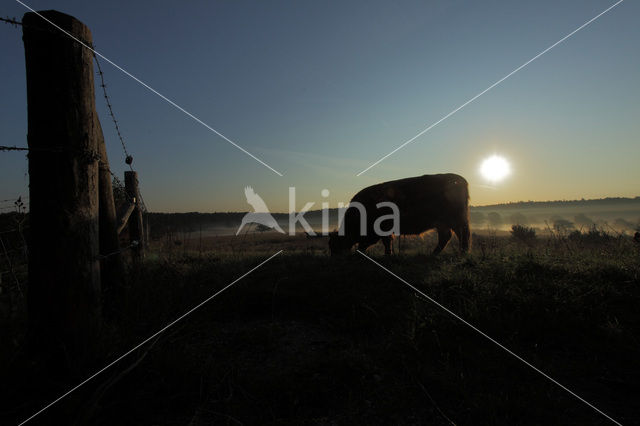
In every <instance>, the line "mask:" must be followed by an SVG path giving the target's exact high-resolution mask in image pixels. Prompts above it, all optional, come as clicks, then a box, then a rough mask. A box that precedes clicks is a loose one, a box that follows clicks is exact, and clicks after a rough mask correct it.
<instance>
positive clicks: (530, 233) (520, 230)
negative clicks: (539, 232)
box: [511, 225, 536, 243]
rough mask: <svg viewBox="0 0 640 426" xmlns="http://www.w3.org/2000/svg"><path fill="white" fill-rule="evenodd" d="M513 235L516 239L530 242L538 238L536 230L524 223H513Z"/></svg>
mask: <svg viewBox="0 0 640 426" xmlns="http://www.w3.org/2000/svg"><path fill="white" fill-rule="evenodd" d="M511 237H512V238H513V239H514V240H518V241H522V242H524V243H530V242H532V241H533V240H535V239H536V230H535V229H534V228H530V227H528V226H524V225H512V226H511Z"/></svg>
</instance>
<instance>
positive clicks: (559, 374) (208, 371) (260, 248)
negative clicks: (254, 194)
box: [0, 227, 640, 425]
mask: <svg viewBox="0 0 640 426" xmlns="http://www.w3.org/2000/svg"><path fill="white" fill-rule="evenodd" d="M516 229H517V231H516ZM520 229H521V228H515V227H514V228H513V229H512V235H513V237H509V236H500V235H496V234H495V233H488V234H484V235H474V246H473V250H472V253H471V254H470V255H467V256H461V255H459V254H457V253H456V250H455V249H456V246H457V244H456V243H457V241H455V240H454V241H452V244H451V245H450V246H449V247H448V249H447V250H446V251H445V252H444V253H443V254H442V255H441V256H439V257H437V258H432V257H430V256H429V254H428V253H429V252H430V250H431V249H432V248H433V244H434V241H432V236H431V235H426V236H424V237H412V238H405V237H403V238H402V239H401V240H400V241H399V251H397V253H396V254H395V255H394V256H391V257H384V256H382V254H381V253H382V247H381V246H376V247H373V248H372V250H371V251H370V252H371V253H370V254H371V256H373V257H374V258H375V259H376V260H377V261H379V262H381V263H383V264H384V265H385V266H386V267H388V268H389V269H390V270H392V271H393V272H394V273H396V274H398V275H399V276H400V277H402V278H404V279H406V280H407V281H408V282H410V283H412V284H413V285H415V286H416V287H417V288H419V289H420V290H421V291H423V292H424V293H425V294H427V295H429V296H430V297H433V298H434V299H436V300H437V301H439V302H440V303H442V304H443V305H445V306H446V307H448V308H449V309H451V310H452V311H454V312H456V313H458V314H459V315H460V316H462V317H463V318H465V319H466V320H468V321H469V322H471V323H472V324H474V325H475V326H477V327H479V328H480V329H481V330H483V331H485V332H486V333H488V334H489V335H490V336H492V337H494V338H496V339H497V340H498V341H500V342H501V343H503V344H504V345H505V346H507V347H508V348H510V349H512V350H513V351H515V352H516V353H518V354H520V355H521V356H523V357H524V358H525V359H527V360H528V361H530V362H531V363H533V364H534V365H536V366H537V367H539V368H541V369H542V370H544V371H545V372H546V373H548V374H550V375H551V376H552V377H554V378H555V379H557V380H559V381H560V382H561V383H562V384H564V385H566V386H567V387H569V388H571V389H572V390H574V391H575V392H577V393H578V394H579V395H581V396H582V397H584V398H585V399H587V400H588V401H590V402H592V403H593V404H594V405H596V406H597V407H599V408H601V409H602V410H604V411H605V412H607V413H608V414H609V415H611V416H612V417H614V418H616V420H618V421H620V422H622V423H623V424H633V423H638V422H640V407H638V405H637V400H638V398H639V397H640V393H639V392H640V363H639V362H638V359H640V344H639V342H638V336H640V313H639V310H638V306H640V265H639V261H638V260H639V259H640V251H639V250H638V247H636V246H638V244H635V243H634V242H633V240H632V239H631V238H630V237H627V236H621V235H609V234H606V233H603V231H598V232H599V233H596V231H595V230H594V231H593V232H592V231H588V232H586V233H581V234H580V236H579V237H578V236H577V234H573V233H570V234H568V235H567V236H565V235H551V236H548V235H546V236H544V237H543V236H540V237H538V238H532V237H530V235H531V232H530V231H528V230H527V229H526V228H525V227H522V230H520ZM513 231H515V233H514V232H513ZM516 235H518V236H526V237H525V239H524V241H526V242H527V243H526V244H523V240H522V239H521V238H520V237H517V236H516ZM605 235H606V236H605ZM179 241H180V244H179V245H177V244H175V241H171V240H167V239H166V238H165V239H160V240H157V241H155V242H154V245H153V247H152V251H151V254H150V255H149V256H148V260H147V262H146V264H145V266H144V270H143V271H142V272H141V273H140V274H138V275H137V276H132V277H131V281H130V283H129V287H128V294H127V298H126V302H125V303H124V304H123V305H122V306H121V307H120V310H119V313H118V318H117V319H116V320H113V321H110V322H108V323H106V324H105V327H104V336H103V339H102V343H101V345H102V351H101V354H102V356H101V357H100V359H98V360H97V361H96V363H95V367H96V368H95V370H97V369H98V368H99V367H102V366H103V365H105V364H106V363H107V362H109V361H110V360H113V359H115V358H116V357H117V356H119V355H120V354H122V353H124V352H125V351H127V350H128V349H130V348H131V347H132V346H134V345H135V344H137V343H138V342H139V341H141V340H142V339H144V338H146V337H148V336H149V335H151V334H152V333H153V332H154V331H156V330H158V329H159V328H161V327H162V326H164V325H165V324H167V323H168V322H169V321H171V320H173V319H175V318H177V317H178V316H179V315H181V314H182V313H184V312H185V311H186V310H188V309H189V308H190V307H192V306H194V305H196V304H197V303H199V302H201V301H202V300H204V299H206V298H207V297H209V296H210V295H211V294H213V293H214V292H215V291H217V290H219V289H221V288H222V287H224V286H225V285H227V284H228V283H230V282H232V281H233V280H234V279H236V278H237V277H239V276H241V275H242V274H244V273H245V272H246V271H247V270H249V269H251V268H252V267H254V266H255V265H257V264H259V263H260V262H261V261H262V260H264V259H265V258H266V257H268V256H270V255H271V254H273V253H275V252H276V251H277V250H280V249H284V250H285V251H284V253H282V254H281V255H280V256H278V257H276V258H274V259H273V260H272V261H271V262H269V263H268V264H266V265H264V266H263V267H262V268H260V269H258V270H256V271H255V272H253V273H252V274H251V275H249V276H247V277H246V278H244V279H243V280H241V281H240V282H238V283H237V284H235V285H234V286H233V287H231V288H230V289H228V290H227V291H226V292H225V293H223V294H221V295H220V296H219V297H218V298H216V299H214V300H212V301H210V302H209V303H208V304H206V305H204V306H202V307H201V308H200V309H199V310H198V311H196V312H194V313H193V314H191V315H190V316H189V317H187V318H185V319H184V320H183V321H182V322H180V323H178V324H176V325H175V326H174V327H172V328H171V329H169V330H167V331H166V332H165V333H164V334H163V335H162V336H161V337H160V338H159V339H158V340H154V341H152V342H150V343H149V344H148V345H146V346H145V347H143V348H141V349H139V350H138V351H136V352H134V353H132V354H131V355H130V356H129V357H127V358H126V359H124V360H123V361H122V362H121V363H119V364H118V365H116V366H114V368H112V369H111V370H108V371H106V372H104V373H103V374H102V375H100V376H98V377H96V378H95V379H94V380H93V381H92V382H90V383H89V384H87V385H86V386H84V387H83V388H81V389H79V390H78V391H76V392H74V394H72V395H71V396H69V397H68V398H66V399H65V400H63V401H61V402H60V403H59V404H57V405H56V406H55V407H53V408H52V409H50V410H49V411H48V412H47V413H44V414H43V415H42V418H41V420H42V421H44V422H45V423H54V422H56V421H62V422H64V423H73V422H77V423H80V424H82V423H86V424H98V425H108V424H121V423H124V424H192V425H198V424H279V425H281V424H283V425H294V424H295V425H299V424H323V425H324V424H327V425H328V424H436V425H437V424H453V423H455V424H547V423H553V424H603V423H605V421H604V418H603V417H602V416H600V415H599V414H597V413H596V412H595V411H593V410H592V409H591V408H589V407H587V406H586V405H584V404H583V403H581V402H579V401H578V400H576V399H575V398H574V397H572V396H570V395H569V394H567V393H566V392H565V391H563V390H562V389H560V388H559V387H557V386H556V385H554V384H552V383H551V382H549V381H548V380H546V379H545V378H543V377H542V376H540V375H539V374H537V373H536V372H534V371H533V370H532V369H530V368H529V367H527V366H526V365H524V364H523V363H521V362H519V361H518V360H516V359H514V358H513V357H512V356H510V355H509V354H507V353H505V352H504V351H503V350H501V349H500V348H498V347H497V346H496V345H494V344H493V343H491V342H489V341H488V340H486V339H485V338H483V337H482V336H480V335H478V334H477V333H475V332H474V331H472V330H471V329H469V328H468V327H466V326H465V325H463V324H461V323H460V322H459V321H458V320H456V319H454V318H452V317H451V316H450V315H449V314H447V313H445V312H444V311H442V310H441V309H439V308H438V307H436V306H435V305H434V304H432V303H431V302H429V301H428V300H425V299H424V298H423V297H422V296H420V295H419V294H416V293H415V292H414V291H412V290H411V289H409V288H408V287H406V286H405V285H404V284H403V283H402V282H400V281H399V280H397V279H396V278H394V277H392V276H391V275H389V274H388V273H387V272H385V271H383V270H382V269H380V268H379V267H377V266H376V265H374V264H373V263H371V262H370V261H368V260H367V259H365V258H363V257H362V256H361V255H359V254H356V253H354V254H352V255H350V256H347V257H344V258H337V259H336V258H331V257H329V256H328V255H327V253H326V241H323V240H317V239H307V238H303V237H298V238H290V237H286V236H282V235H279V234H274V233H269V232H265V233H260V234H249V235H246V236H244V237H243V238H240V237H238V238H235V237H216V238H203V239H202V240H201V239H193V240H184V239H181V240H179ZM23 316H24V310H23V308H22V307H21V306H20V307H18V308H17V309H15V310H14V314H13V317H12V318H11V322H10V323H9V324H12V325H6V326H5V325H3V326H2V327H3V330H5V331H6V330H13V332H12V333H13V335H11V336H8V335H4V336H3V341H2V345H1V346H2V348H3V349H2V355H3V358H2V361H3V362H2V365H3V366H2V370H3V376H2V383H3V386H2V387H1V388H2V391H1V392H2V394H1V395H0V400H2V401H3V402H2V410H1V412H0V423H5V422H8V423H15V422H16V421H17V420H21V419H23V418H25V417H27V416H28V415H30V414H32V412H34V411H36V410H37V409H39V408H41V406H42V405H44V404H45V403H47V402H49V401H50V400H52V399H54V398H55V397H57V396H59V395H60V394H61V393H62V392H64V391H66V390H68V389H69V388H70V387H71V386H73V385H75V384H77V383H78V382H79V381H80V380H81V379H82V377H53V376H52V375H51V374H47V372H46V371H43V370H38V369H37V368H35V367H34V366H33V365H32V364H29V361H28V359H26V358H25V357H24V355H23V352H22V351H20V348H21V345H22V342H23V341H24V336H23V335H22V334H21V333H22V331H21V330H23V329H21V328H20V327H19V326H17V327H16V326H15V324H21V321H20V318H23ZM5 320H6V318H5ZM95 370H93V371H87V372H86V375H85V377H86V376H88V375H90V374H91V373H93V372H94V371H95Z"/></svg>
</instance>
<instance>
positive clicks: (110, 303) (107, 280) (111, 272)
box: [95, 115, 124, 315]
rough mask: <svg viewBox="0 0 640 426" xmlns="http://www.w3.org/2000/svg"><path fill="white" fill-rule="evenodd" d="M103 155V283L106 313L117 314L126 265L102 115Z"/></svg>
mask: <svg viewBox="0 0 640 426" xmlns="http://www.w3.org/2000/svg"><path fill="white" fill-rule="evenodd" d="M95 120H96V129H97V137H98V141H97V143H98V153H99V154H100V162H99V175H98V192H99V202H98V204H99V217H100V221H99V228H100V231H99V232H100V234H99V235H100V254H101V255H102V256H103V257H102V260H101V262H100V283H101V285H102V293H103V294H104V304H105V306H104V310H105V314H106V313H108V314H109V315H113V314H114V313H115V311H116V310H117V307H118V306H119V305H120V304H121V303H122V301H123V300H122V298H123V297H124V294H123V290H124V288H123V285H124V263H123V261H122V256H121V254H120V243H119V239H118V231H117V227H118V224H117V221H118V219H117V218H116V206H115V202H114V200H113V187H112V185H111V171H110V169H109V158H108V157H107V148H106V146H105V143H104V135H103V133H102V127H101V126H100V120H99V119H98V116H97V115H96V117H95Z"/></svg>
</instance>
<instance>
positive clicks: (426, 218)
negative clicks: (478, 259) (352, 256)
mask: <svg viewBox="0 0 640 426" xmlns="http://www.w3.org/2000/svg"><path fill="white" fill-rule="evenodd" d="M385 202H386V203H389V202H391V203H394V204H395V205H396V206H397V207H398V213H399V232H396V233H397V234H402V235H415V234H421V233H423V232H425V231H427V230H430V229H434V228H435V229H436V230H437V231H438V245H437V246H436V248H435V250H434V251H433V254H438V253H440V252H441V251H442V250H443V249H444V248H445V247H446V245H447V243H448V242H449V240H450V239H451V235H452V231H453V232H455V233H456V235H457V236H458V240H459V242H460V250H461V251H462V252H468V251H469V248H470V246H471V231H470V228H469V188H468V184H467V181H466V180H465V179H464V178H463V177H462V176H460V175H456V174H452V173H449V174H437V175H424V176H417V177H411V178H406V179H399V180H393V181H389V182H383V183H379V184H377V185H373V186H369V187H367V188H365V189H363V190H362V191H360V192H358V193H357V194H356V195H355V196H354V197H353V198H352V199H351V203H350V204H349V207H348V208H347V210H346V212H345V214H344V218H343V220H342V223H341V225H340V226H341V229H340V231H339V232H338V231H336V232H332V233H331V234H329V249H330V250H331V254H332V255H333V254H338V253H341V252H345V251H348V250H350V249H351V248H352V247H353V246H354V245H355V244H358V249H359V250H361V251H364V250H366V249H367V247H369V246H371V245H373V244H375V243H377V242H378V240H380V239H382V242H383V244H384V246H385V253H387V254H390V253H391V249H392V241H393V235H389V234H388V231H389V230H391V226H392V225H393V223H391V224H388V223H387V224H386V225H387V226H386V227H385V223H386V222H390V221H391V219H385V220H383V219H382V218H383V217H386V218H389V217H390V216H389V215H390V214H391V213H392V212H393V210H392V208H391V207H383V206H380V205H379V204H380V203H385ZM353 203H360V204H361V205H362V206H364V211H366V218H365V219H366V223H365V224H364V228H365V230H366V232H365V233H362V232H361V231H362V226H363V224H362V223H361V222H360V216H361V213H360V210H359V209H358V208H354V207H352V205H353ZM376 221H378V222H376ZM376 223H377V227H378V228H379V229H380V230H381V231H383V232H382V233H385V232H386V233H387V235H379V234H378V233H376V232H375V230H374V224H376Z"/></svg>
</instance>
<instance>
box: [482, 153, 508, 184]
mask: <svg viewBox="0 0 640 426" xmlns="http://www.w3.org/2000/svg"><path fill="white" fill-rule="evenodd" d="M480 173H481V174H482V176H484V178H485V179H487V180H490V181H491V182H497V181H500V180H502V179H504V178H505V177H507V176H508V175H509V174H510V173H511V166H509V162H508V161H507V160H506V159H505V158H504V157H501V156H499V155H492V156H491V157H489V158H487V159H485V160H484V161H483V162H482V165H481V166H480Z"/></svg>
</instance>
